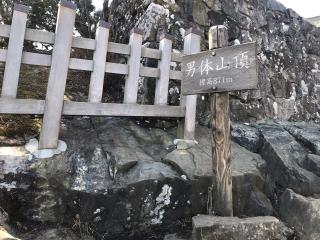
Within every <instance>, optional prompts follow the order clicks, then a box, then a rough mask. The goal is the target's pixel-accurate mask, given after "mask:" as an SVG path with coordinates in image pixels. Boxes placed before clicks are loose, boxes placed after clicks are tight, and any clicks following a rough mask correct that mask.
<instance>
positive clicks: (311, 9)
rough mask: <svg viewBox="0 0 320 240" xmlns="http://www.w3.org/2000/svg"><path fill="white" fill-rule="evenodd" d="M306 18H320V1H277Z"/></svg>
mask: <svg viewBox="0 0 320 240" xmlns="http://www.w3.org/2000/svg"><path fill="white" fill-rule="evenodd" d="M277 1H278V2H281V3H282V4H283V5H285V6H286V7H287V8H292V9H293V10H295V11H296V12H297V13H298V14H299V15H300V16H302V17H304V18H310V17H316V16H320V0H277Z"/></svg>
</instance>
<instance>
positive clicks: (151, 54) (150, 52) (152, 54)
mask: <svg viewBox="0 0 320 240" xmlns="http://www.w3.org/2000/svg"><path fill="white" fill-rule="evenodd" d="M141 57H145V58H153V59H160V58H161V52H160V50H159V49H152V48H145V47H143V48H142V49H141Z"/></svg>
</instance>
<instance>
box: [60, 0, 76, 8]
mask: <svg viewBox="0 0 320 240" xmlns="http://www.w3.org/2000/svg"><path fill="white" fill-rule="evenodd" d="M59 5H60V6H62V7H66V8H71V9H73V10H76V9H77V4H75V3H74V2H71V1H68V0H60V3H59Z"/></svg>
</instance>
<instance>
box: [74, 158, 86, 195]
mask: <svg viewBox="0 0 320 240" xmlns="http://www.w3.org/2000/svg"><path fill="white" fill-rule="evenodd" d="M76 160H77V165H78V168H77V172H76V178H75V180H74V183H73V186H72V189H73V190H76V191H84V190H85V189H86V175H87V172H88V167H87V166H86V165H85V163H84V159H83V158H81V157H80V156H77V157H76Z"/></svg>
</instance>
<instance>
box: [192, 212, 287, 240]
mask: <svg viewBox="0 0 320 240" xmlns="http://www.w3.org/2000/svg"><path fill="white" fill-rule="evenodd" d="M192 225H193V232H192V239H193V240H226V239H228V240H267V239H268V240H287V239H291V238H290V237H291V235H292V232H291V231H290V230H289V229H288V228H287V227H285V225H284V224H283V223H282V222H280V221H279V220H278V219H276V218H275V217H253V218H244V219H240V218H237V217H216V216H209V215H199V216H196V217H193V218H192Z"/></svg>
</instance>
